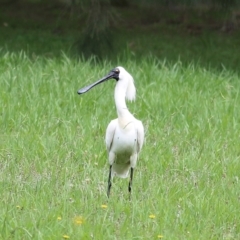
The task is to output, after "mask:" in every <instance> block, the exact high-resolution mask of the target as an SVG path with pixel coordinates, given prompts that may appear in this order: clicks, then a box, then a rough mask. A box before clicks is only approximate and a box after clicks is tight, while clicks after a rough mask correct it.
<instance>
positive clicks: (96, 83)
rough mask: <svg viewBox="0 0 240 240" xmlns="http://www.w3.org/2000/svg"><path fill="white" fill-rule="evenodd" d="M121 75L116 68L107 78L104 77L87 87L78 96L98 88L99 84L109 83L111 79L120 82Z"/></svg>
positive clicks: (80, 90) (79, 91)
mask: <svg viewBox="0 0 240 240" xmlns="http://www.w3.org/2000/svg"><path fill="white" fill-rule="evenodd" d="M119 73H120V71H119V69H118V68H114V69H113V70H111V71H110V72H109V73H108V74H107V75H106V76H105V77H103V78H102V79H100V80H98V81H97V82H95V83H93V84H91V85H89V86H86V87H84V88H81V89H79V90H78V92H77V93H78V94H83V93H85V92H87V91H89V90H90V89H91V88H93V87H95V86H97V85H98V84H100V83H102V82H105V81H107V80H108V79H111V78H113V79H115V80H116V81H118V80H119Z"/></svg>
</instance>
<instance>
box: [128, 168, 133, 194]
mask: <svg viewBox="0 0 240 240" xmlns="http://www.w3.org/2000/svg"><path fill="white" fill-rule="evenodd" d="M132 180H133V168H132V167H131V173H130V181H129V185H128V191H129V198H131V191H132Z"/></svg>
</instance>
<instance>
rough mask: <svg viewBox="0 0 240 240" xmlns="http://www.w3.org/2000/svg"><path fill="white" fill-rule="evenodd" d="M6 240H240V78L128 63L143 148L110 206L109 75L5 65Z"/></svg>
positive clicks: (36, 64)
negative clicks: (142, 128)
mask: <svg viewBox="0 0 240 240" xmlns="http://www.w3.org/2000/svg"><path fill="white" fill-rule="evenodd" d="M0 62H1V63H0V89H1V114H0V126H1V129H0V192H1V198H0V206H1V207H0V239H4V240H6V239H62V238H65V239H68V238H69V239H160V238H163V239H171V240H173V239H239V238H240V225H239V212H240V204H239V199H240V188H239V173H240V165H239V155H240V150H239V136H240V130H239V122H240V113H239V109H238V108H239V105H240V97H239V80H240V79H239V76H238V74H237V73H234V72H231V71H229V70H227V69H225V70H222V71H211V70H210V69H204V68H202V67H200V66H198V65H197V64H190V65H188V66H187V67H185V66H183V65H182V63H181V62H180V61H178V62H176V63H175V64H168V63H165V62H161V61H158V60H156V59H154V58H152V59H148V60H143V61H141V62H139V63H136V62H134V61H131V60H129V61H125V62H124V67H126V69H127V70H128V71H129V72H130V73H132V75H133V77H134V78H135V83H136V87H137V100H136V102H135V103H129V104H128V106H129V108H130V110H131V112H133V113H134V114H135V116H136V117H137V118H139V119H141V120H142V121H143V123H144V126H145V130H146V141H145V144H144V147H143V151H142V153H141V156H140V160H139V162H138V165H137V168H136V171H135V176H134V181H133V196H132V200H131V201H129V200H128V191H127V185H128V179H126V180H122V179H117V178H115V179H114V182H113V187H112V193H111V197H110V199H109V200H108V199H107V196H106V188H107V175H108V163H107V153H106V151H105V146H104V135H105V129H106V127H107V124H108V123H109V121H110V120H111V119H113V118H115V117H116V111H115V106H114V101H113V89H114V86H115V82H114V81H108V82H107V83H105V84H102V85H99V86H98V87H96V88H95V89H93V90H92V91H90V92H89V93H87V94H85V95H83V96H78V95H77V94H76V91H77V90H78V89H79V88H80V87H82V86H85V85H86V84H88V83H91V82H93V81H94V80H97V79H98V78H99V77H102V76H103V75H104V74H106V73H107V72H108V71H109V70H110V69H112V67H113V66H112V64H111V63H110V62H109V63H104V64H94V62H93V61H92V62H91V61H80V60H79V61H76V60H71V59H70V58H68V57H66V56H64V55H62V56H61V57H60V58H58V59H45V58H43V57H39V58H36V59H35V60H30V59H29V58H28V57H27V56H26V55H25V54H24V53H22V54H10V53H8V54H5V55H2V56H1V58H0Z"/></svg>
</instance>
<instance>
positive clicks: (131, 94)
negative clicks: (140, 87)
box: [77, 67, 136, 101]
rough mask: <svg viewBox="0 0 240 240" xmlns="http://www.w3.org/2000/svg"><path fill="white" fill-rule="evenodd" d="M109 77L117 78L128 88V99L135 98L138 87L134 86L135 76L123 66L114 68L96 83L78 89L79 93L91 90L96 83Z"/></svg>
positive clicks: (119, 82)
mask: <svg viewBox="0 0 240 240" xmlns="http://www.w3.org/2000/svg"><path fill="white" fill-rule="evenodd" d="M109 79H115V80H116V81H118V84H121V85H122V86H123V87H125V88H126V98H127V99H128V100H130V101H131V100H134V99H135V95H136V89H135V86H134V81H133V77H132V76H131V75H130V74H129V73H128V72H127V71H126V70H125V69H124V68H123V67H116V68H114V69H112V70H111V71H110V72H109V73H108V74H107V75H106V76H105V77H103V78H101V79H100V80H98V81H97V82H95V83H92V84H91V85H88V86H86V87H84V88H81V89H79V90H78V92H77V93H78V94H83V93H85V92H87V91H89V90H90V89H91V88H93V87H95V86H96V85H98V84H100V83H102V82H105V81H107V80H109Z"/></svg>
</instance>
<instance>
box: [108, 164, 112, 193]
mask: <svg viewBox="0 0 240 240" xmlns="http://www.w3.org/2000/svg"><path fill="white" fill-rule="evenodd" d="M111 173H112V165H110V168H109V177H108V190H107V196H108V198H109V196H110V189H111V186H112V182H111V180H112V176H111Z"/></svg>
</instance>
